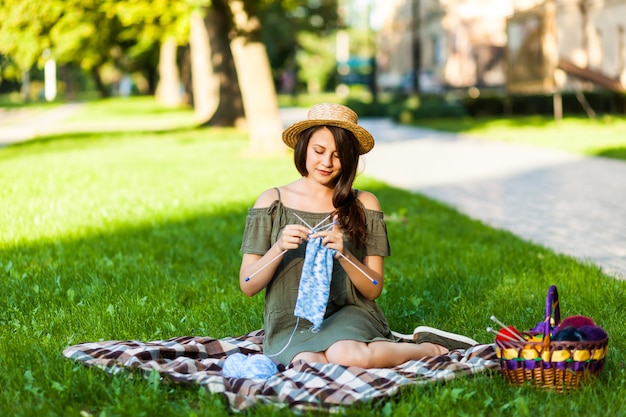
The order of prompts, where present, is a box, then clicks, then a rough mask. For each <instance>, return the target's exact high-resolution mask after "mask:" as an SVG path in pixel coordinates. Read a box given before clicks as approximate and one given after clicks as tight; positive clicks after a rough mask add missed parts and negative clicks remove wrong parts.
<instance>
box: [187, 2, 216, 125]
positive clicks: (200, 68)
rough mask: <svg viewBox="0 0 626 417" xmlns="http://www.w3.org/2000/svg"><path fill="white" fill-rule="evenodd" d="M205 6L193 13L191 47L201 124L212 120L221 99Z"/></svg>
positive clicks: (193, 84) (195, 96) (195, 106)
mask: <svg viewBox="0 0 626 417" xmlns="http://www.w3.org/2000/svg"><path fill="white" fill-rule="evenodd" d="M204 11H206V9H205V8H203V9H197V10H194V11H193V12H192V13H191V21H190V33H189V47H190V51H191V85H192V89H193V103H194V106H193V107H194V112H195V115H196V120H197V121H198V123H200V124H204V123H206V122H207V121H208V120H210V119H211V118H212V117H213V115H214V114H215V111H216V109H217V105H218V100H219V79H218V78H217V76H216V75H215V73H214V72H213V65H212V63H211V45H210V42H209V34H208V31H207V28H206V25H205V21H204V17H203V15H202V14H203V12H204Z"/></svg>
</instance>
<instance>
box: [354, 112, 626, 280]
mask: <svg viewBox="0 0 626 417" xmlns="http://www.w3.org/2000/svg"><path fill="white" fill-rule="evenodd" d="M361 124H362V125H363V126H364V127H365V128H366V129H368V130H369V131H370V132H371V133H372V134H373V135H374V138H375V139H376V146H375V147H374V149H373V151H372V152H371V153H370V154H367V155H365V156H364V163H365V165H364V168H365V170H364V174H365V175H368V176H372V177H374V178H377V179H380V180H382V181H384V182H386V183H388V184H390V185H393V186H397V187H400V188H405V189H408V190H412V191H415V192H419V193H422V194H424V195H426V196H428V197H431V198H433V199H435V200H439V201H441V202H443V203H446V204H448V205H450V206H453V207H455V208H456V209H458V210H459V211H461V212H463V213H465V214H467V215H468V216H470V217H472V218H475V219H479V220H481V221H483V222H484V223H486V224H488V225H490V226H492V227H496V228H500V229H506V230H509V231H511V232H513V233H514V234H516V235H518V236H520V237H521V238H523V239H525V240H528V241H532V242H535V243H538V244H540V245H543V246H546V247H548V248H550V249H553V250H554V251H556V252H559V253H563V254H566V255H570V256H573V257H575V258H578V259H580V260H583V261H590V262H593V263H595V264H597V265H600V266H601V267H602V268H603V270H604V271H605V272H606V273H607V274H610V275H613V276H616V277H618V278H622V279H624V278H626V215H625V213H626V163H624V162H622V161H617V160H611V159H607V158H599V157H598V158H596V157H593V158H590V157H583V156H578V155H572V154H569V153H564V152H560V151H556V150H551V149H544V148H538V147H533V146H526V145H513V144H504V143H498V142H487V141H481V140H475V139H470V138H462V137H460V136H455V135H451V134H444V133H438V132H433V131H430V130H425V129H419V128H413V127H407V126H397V125H393V124H391V123H390V122H389V121H388V120H382V119H379V120H375V119H369V120H367V119H366V120H362V121H361Z"/></svg>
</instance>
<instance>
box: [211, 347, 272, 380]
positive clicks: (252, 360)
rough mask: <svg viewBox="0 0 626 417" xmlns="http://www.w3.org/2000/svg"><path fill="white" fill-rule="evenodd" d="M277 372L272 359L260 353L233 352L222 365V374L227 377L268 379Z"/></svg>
mask: <svg viewBox="0 0 626 417" xmlns="http://www.w3.org/2000/svg"><path fill="white" fill-rule="evenodd" d="M277 372H278V367H277V366H276V364H275V363H274V361H272V360H271V359H270V358H269V357H267V356H265V355H261V354H257V355H244V354H243V353H233V354H231V355H229V356H228V357H227V358H226V360H225V361H224V365H223V366H222V375H224V376H225V377H228V378H250V379H268V378H269V377H271V376H272V375H274V374H275V373H277Z"/></svg>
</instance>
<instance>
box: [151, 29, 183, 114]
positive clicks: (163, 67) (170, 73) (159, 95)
mask: <svg viewBox="0 0 626 417" xmlns="http://www.w3.org/2000/svg"><path fill="white" fill-rule="evenodd" d="M177 49H178V44H177V42H176V38H174V37H168V38H167V39H165V40H164V41H163V42H162V43H161V53H160V54H159V83H158V84H157V88H156V100H157V102H158V103H159V104H161V105H163V106H165V107H170V108H173V107H178V106H180V105H181V104H182V92H181V81H180V74H179V72H178V63H177V61H176V53H177Z"/></svg>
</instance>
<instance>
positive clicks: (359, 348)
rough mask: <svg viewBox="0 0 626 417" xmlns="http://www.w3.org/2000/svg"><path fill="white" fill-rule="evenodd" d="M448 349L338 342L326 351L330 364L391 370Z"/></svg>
mask: <svg viewBox="0 0 626 417" xmlns="http://www.w3.org/2000/svg"><path fill="white" fill-rule="evenodd" d="M445 353H448V349H446V348H445V347H443V346H439V345H435V344H433V343H419V344H415V343H394V342H385V341H380V342H371V343H364V342H356V341H353V340H340V341H338V342H335V343H333V344H332V345H331V346H330V347H329V348H328V350H326V359H327V361H328V362H330V363H337V364H340V365H345V366H359V367H361V368H391V367H394V366H397V365H400V364H402V363H404V362H406V361H408V360H411V359H421V358H423V357H426V356H437V355H443V354H445Z"/></svg>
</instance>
